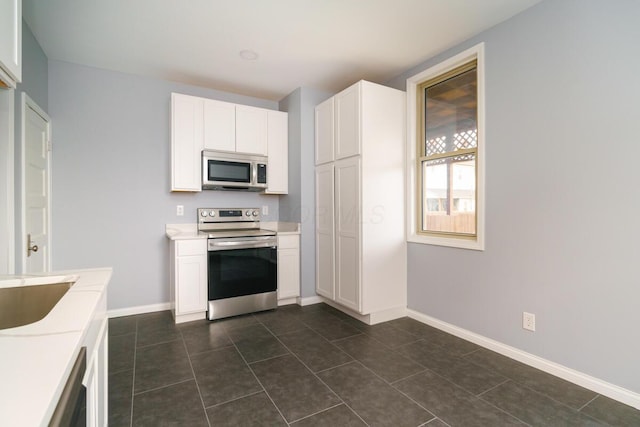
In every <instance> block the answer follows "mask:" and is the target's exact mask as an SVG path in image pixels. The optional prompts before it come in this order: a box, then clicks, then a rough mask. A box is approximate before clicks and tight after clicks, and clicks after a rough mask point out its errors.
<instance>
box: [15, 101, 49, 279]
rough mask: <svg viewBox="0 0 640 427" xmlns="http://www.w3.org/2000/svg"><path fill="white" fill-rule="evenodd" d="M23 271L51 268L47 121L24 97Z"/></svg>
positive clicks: (34, 105) (46, 117)
mask: <svg viewBox="0 0 640 427" xmlns="http://www.w3.org/2000/svg"><path fill="white" fill-rule="evenodd" d="M22 122H23V129H24V134H23V153H24V156H23V159H24V162H23V165H22V170H23V176H24V179H23V197H24V198H23V201H24V202H23V210H22V218H23V219H22V220H23V230H24V233H23V242H24V246H23V248H24V252H23V254H22V257H23V258H22V259H23V260H24V262H23V271H24V272H25V273H39V272H44V271H49V269H50V268H51V252H50V248H49V246H50V243H51V235H50V233H51V230H50V227H51V221H50V210H51V205H50V196H51V174H50V154H51V151H50V149H51V145H50V142H51V140H50V119H49V117H48V116H47V114H46V113H45V112H44V111H42V109H40V107H38V106H37V105H36V104H35V103H34V102H33V101H32V100H31V99H29V97H27V96H26V95H24V94H23V101H22Z"/></svg>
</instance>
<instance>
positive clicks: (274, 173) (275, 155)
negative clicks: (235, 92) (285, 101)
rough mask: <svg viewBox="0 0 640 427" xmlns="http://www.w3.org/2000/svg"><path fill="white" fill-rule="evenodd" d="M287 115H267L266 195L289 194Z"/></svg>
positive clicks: (274, 113)
mask: <svg viewBox="0 0 640 427" xmlns="http://www.w3.org/2000/svg"><path fill="white" fill-rule="evenodd" d="M288 135H289V114H287V113H284V112H282V111H269V112H268V113H267V155H268V157H269V161H268V163H267V184H268V187H267V190H266V191H265V193H268V194H287V193H288V192H289V137H288Z"/></svg>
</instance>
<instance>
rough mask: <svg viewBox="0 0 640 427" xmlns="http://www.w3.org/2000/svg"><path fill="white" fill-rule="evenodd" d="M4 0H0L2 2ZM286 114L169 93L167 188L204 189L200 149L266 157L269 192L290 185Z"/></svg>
mask: <svg viewBox="0 0 640 427" xmlns="http://www.w3.org/2000/svg"><path fill="white" fill-rule="evenodd" d="M0 1H2V0H0ZM288 117H289V115H288V114H287V113H285V112H281V111H275V110H267V109H264V108H258V107H250V106H247V105H238V104H232V103H229V102H222V101H216V100H213V99H206V98H200V97H197V96H189V95H182V94H179V93H172V94H171V191H201V190H202V150H203V149H207V150H219V151H230V152H238V153H248V154H259V155H262V156H267V157H268V161H267V168H268V170H267V182H268V185H269V187H268V188H267V190H266V193H267V194H287V192H288V188H289V172H288V171H289V159H288V157H289V156H288V153H289V139H288V127H289V124H288Z"/></svg>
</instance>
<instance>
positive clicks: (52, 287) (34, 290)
mask: <svg viewBox="0 0 640 427" xmlns="http://www.w3.org/2000/svg"><path fill="white" fill-rule="evenodd" d="M73 283H74V282H61V283H48V284H42V285H30V286H16V287H8V288H0V329H7V328H15V327H16V326H23V325H28V324H30V323H34V322H37V321H38V320H40V319H42V318H44V317H45V316H46V315H47V314H49V312H50V311H51V309H52V308H53V307H54V306H55V305H56V304H57V303H58V301H60V299H61V298H62V297H63V296H64V294H66V293H67V291H68V290H69V289H70V288H71V286H72V285H73Z"/></svg>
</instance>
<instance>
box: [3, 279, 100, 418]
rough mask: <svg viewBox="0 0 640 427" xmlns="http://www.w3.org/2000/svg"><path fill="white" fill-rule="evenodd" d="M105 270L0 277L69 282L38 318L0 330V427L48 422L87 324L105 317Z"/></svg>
mask: <svg viewBox="0 0 640 427" xmlns="http://www.w3.org/2000/svg"><path fill="white" fill-rule="evenodd" d="M111 274H112V269H111V268H100V269H91V270H74V271H63V272H56V273H49V274H41V275H28V276H0V288H6V287H15V286H30V285H38V284H44V283H61V282H75V283H74V284H73V285H72V286H71V288H70V289H69V290H68V291H67V293H66V294H65V295H64V296H63V297H62V298H61V299H60V301H58V303H57V304H56V305H55V306H54V307H53V309H52V310H51V311H50V312H49V314H47V315H46V316H45V317H44V318H43V319H41V320H39V321H37V322H34V323H31V324H29V325H24V326H19V327H15V328H9V329H2V330H0V361H1V363H0V424H1V425H2V426H11V427H12V426H20V427H24V426H42V425H44V426H46V425H48V424H49V420H50V418H51V415H52V414H53V411H54V410H55V407H56V405H57V403H58V400H59V398H60V394H61V393H62V389H63V388H64V386H65V384H66V381H67V378H68V376H69V373H70V372H71V368H72V367H73V364H74V362H75V360H76V357H77V355H78V353H79V351H80V348H81V347H82V345H83V340H84V338H85V334H86V331H87V330H88V327H89V324H90V323H91V321H92V320H95V319H97V318H100V319H104V318H105V317H106V306H105V307H104V308H102V306H101V304H99V303H100V302H101V300H102V298H103V297H105V296H106V294H105V293H106V290H107V285H108V283H109V280H110V278H111ZM103 311H104V312H103ZM88 357H89V355H87V358H88ZM87 362H88V360H87Z"/></svg>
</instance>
